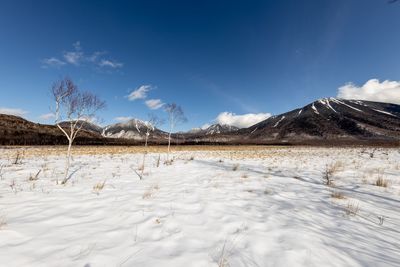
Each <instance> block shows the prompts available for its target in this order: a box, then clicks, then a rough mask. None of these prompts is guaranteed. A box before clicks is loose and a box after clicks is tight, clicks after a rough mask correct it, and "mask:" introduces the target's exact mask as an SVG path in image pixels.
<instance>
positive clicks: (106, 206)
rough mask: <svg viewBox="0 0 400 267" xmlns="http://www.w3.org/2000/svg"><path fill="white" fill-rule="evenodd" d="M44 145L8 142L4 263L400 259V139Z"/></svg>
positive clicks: (1, 155)
mask: <svg viewBox="0 0 400 267" xmlns="http://www.w3.org/2000/svg"><path fill="white" fill-rule="evenodd" d="M46 149H47V148H43V149H36V151H41V153H31V154H29V149H28V150H27V151H28V152H26V153H24V156H22V159H21V160H19V161H18V162H17V164H14V162H13V161H15V155H16V153H17V150H16V149H5V148H3V149H1V148H0V169H1V170H0V266H86V267H89V266H92V267H95V266H173V267H178V266H184V267H187V266H232V267H233V266H400V149H387V148H380V149H377V150H375V149H372V148H306V147H299V148H263V149H260V148H257V149H255V148H254V149H253V148H251V147H249V148H241V149H240V150H239V149H238V150H235V149H233V150H229V149H226V148H224V149H223V150H221V151H218V150H216V149H213V151H193V149H191V150H189V151H179V152H175V153H173V158H174V161H173V163H172V164H171V165H164V164H163V161H164V160H165V154H161V163H160V166H159V167H157V166H156V165H157V160H158V157H159V154H158V153H156V152H155V153H152V154H149V155H148V157H147V164H146V168H145V175H144V179H143V180H139V177H138V176H137V175H136V174H135V172H134V170H133V169H137V168H138V167H139V166H140V162H141V159H142V155H141V154H137V153H98V154H96V153H91V154H92V155H85V154H84V153H82V154H80V155H75V156H74V160H73V165H72V173H73V175H72V178H71V180H70V181H69V182H68V183H67V184H66V185H61V184H60V183H59V182H57V181H58V180H61V177H62V174H61V172H62V170H63V164H64V157H63V156H62V155H60V156H56V155H54V153H46V151H45V150H46ZM43 150H44V151H43ZM371 153H372V154H371ZM46 154H49V155H46ZM39 170H41V172H40V173H39V174H38V176H37V177H35V176H36V174H37V173H38V171H39ZM326 172H328V176H329V178H331V179H333V184H332V185H330V186H328V185H326V179H325V178H324V177H325V176H326ZM30 177H31V180H29V178H30ZM378 178H381V179H383V181H384V182H388V185H387V187H380V186H376V185H374V184H375V182H376V180H377V179H378ZM35 179H36V180H35ZM104 181H105V186H104V188H103V189H101V188H97V189H96V185H101V184H102V183H103V182H104ZM100 187H101V186H100Z"/></svg>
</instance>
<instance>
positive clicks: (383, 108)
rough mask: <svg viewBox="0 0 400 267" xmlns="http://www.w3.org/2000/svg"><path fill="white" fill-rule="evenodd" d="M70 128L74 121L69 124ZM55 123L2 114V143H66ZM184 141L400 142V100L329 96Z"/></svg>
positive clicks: (139, 137) (104, 132) (115, 131)
mask: <svg viewBox="0 0 400 267" xmlns="http://www.w3.org/2000/svg"><path fill="white" fill-rule="evenodd" d="M63 126H64V127H66V128H67V127H68V126H69V123H66V124H65V125H63ZM145 134H146V125H145V122H143V121H141V120H138V119H133V120H130V121H127V122H122V123H116V124H112V125H109V126H106V127H104V128H102V127H100V126H97V125H94V124H92V123H87V122H85V124H84V125H83V131H82V132H81V133H80V134H79V135H78V137H77V140H76V142H77V144H133V143H135V144H139V143H140V142H142V141H143V140H144V137H145ZM167 136H168V134H167V133H165V132H163V131H161V130H159V129H157V128H156V129H154V131H152V133H151V136H150V139H151V140H152V141H153V142H154V143H158V144H160V143H166V139H167ZM65 141H66V140H65V137H63V135H62V133H61V131H59V129H57V127H56V126H54V125H43V124H38V123H33V122H30V121H27V120H25V119H22V118H20V117H16V116H11V115H2V114H0V145H1V144H2V145H10V144H11V145H13V144H21V145H42V144H63V143H65ZM172 141H173V142H176V143H177V142H179V143H180V144H202V143H203V144H217V143H218V144H219V143H221V144H279V143H293V144H317V143H318V144H336V143H338V142H342V141H344V142H346V143H350V144H356V143H363V144H372V143H377V142H380V143H390V144H399V142H400V105H395V104H388V103H378V102H370V101H360V100H343V99H337V98H323V99H319V100H317V101H315V102H312V103H310V104H308V105H306V106H304V107H302V108H298V109H295V110H292V111H289V112H286V113H283V114H280V115H276V116H272V117H270V118H268V119H266V120H264V121H262V122H260V123H257V124H255V125H253V126H251V127H249V128H244V129H238V128H236V127H233V126H229V125H219V124H214V125H211V126H210V127H208V128H207V129H200V130H196V131H191V132H186V133H175V134H173V135H172Z"/></svg>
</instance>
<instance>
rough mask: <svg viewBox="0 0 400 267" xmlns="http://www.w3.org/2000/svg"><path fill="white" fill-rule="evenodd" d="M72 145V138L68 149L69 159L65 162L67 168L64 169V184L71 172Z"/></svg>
mask: <svg viewBox="0 0 400 267" xmlns="http://www.w3.org/2000/svg"><path fill="white" fill-rule="evenodd" d="M71 147H72V140H71V139H69V140H68V151H67V160H66V162H65V170H64V180H63V181H62V184H65V183H66V182H67V181H68V172H69V166H70V162H71Z"/></svg>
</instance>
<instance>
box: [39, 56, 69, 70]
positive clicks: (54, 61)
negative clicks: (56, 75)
mask: <svg viewBox="0 0 400 267" xmlns="http://www.w3.org/2000/svg"><path fill="white" fill-rule="evenodd" d="M65 64H67V63H65V62H64V61H62V60H59V59H58V58H55V57H51V58H45V59H43V60H42V67H43V68H48V67H54V68H59V67H62V66H64V65H65Z"/></svg>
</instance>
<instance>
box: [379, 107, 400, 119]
mask: <svg viewBox="0 0 400 267" xmlns="http://www.w3.org/2000/svg"><path fill="white" fill-rule="evenodd" d="M373 110H375V111H377V112H380V113H383V114H386V115H390V116H393V117H397V116H396V115H394V114H392V113H390V112H386V111H383V110H379V109H374V108H373Z"/></svg>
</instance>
